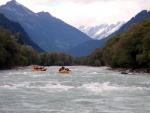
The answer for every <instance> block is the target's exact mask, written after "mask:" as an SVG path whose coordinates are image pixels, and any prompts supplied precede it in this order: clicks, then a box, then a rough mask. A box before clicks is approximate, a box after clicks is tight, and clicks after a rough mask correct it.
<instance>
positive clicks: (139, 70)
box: [108, 67, 150, 73]
mask: <svg viewBox="0 0 150 113" xmlns="http://www.w3.org/2000/svg"><path fill="white" fill-rule="evenodd" d="M108 69H109V70H117V71H120V72H126V73H133V72H134V73H150V68H135V69H133V68H111V67H110V68H108Z"/></svg>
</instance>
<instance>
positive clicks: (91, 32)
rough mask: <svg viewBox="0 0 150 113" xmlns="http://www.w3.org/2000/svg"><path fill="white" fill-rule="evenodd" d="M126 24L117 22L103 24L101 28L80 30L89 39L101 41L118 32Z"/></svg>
mask: <svg viewBox="0 0 150 113" xmlns="http://www.w3.org/2000/svg"><path fill="white" fill-rule="evenodd" d="M124 24H125V22H124V21H121V22H117V23H116V24H111V25H108V24H101V25H99V26H80V27H79V28H78V29H79V30H80V31H82V32H83V33H85V34H87V35H88V36H89V37H91V38H93V39H96V40H100V39H102V38H105V37H107V36H109V35H110V34H112V33H114V32H115V31H117V30H118V29H119V28H120V27H121V26H122V25H124Z"/></svg>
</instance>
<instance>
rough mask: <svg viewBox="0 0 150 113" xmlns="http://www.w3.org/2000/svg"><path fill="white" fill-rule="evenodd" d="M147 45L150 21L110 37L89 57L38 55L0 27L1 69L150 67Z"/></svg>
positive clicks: (149, 51) (149, 47)
mask: <svg viewBox="0 0 150 113" xmlns="http://www.w3.org/2000/svg"><path fill="white" fill-rule="evenodd" d="M18 42H21V43H18ZM149 44H150V19H146V20H143V21H141V22H140V23H139V24H134V25H132V26H131V27H130V28H129V29H128V30H127V31H125V32H124V33H122V34H119V35H117V36H115V37H112V38H110V39H109V40H108V41H107V43H106V45H105V47H104V48H102V49H100V48H96V49H95V50H94V51H93V52H92V53H91V54H90V55H89V56H83V57H73V56H71V55H69V54H66V53H60V52H43V53H38V52H37V51H35V50H34V49H33V48H32V47H31V46H27V45H24V44H22V41H21V38H20V35H19V34H13V33H11V32H10V31H8V30H5V29H4V28H2V27H0V69H7V68H13V67H16V66H28V65H42V66H53V65H58V66H65V65H68V66H69V65H87V66H105V65H106V66H110V67H113V68H150V46H149Z"/></svg>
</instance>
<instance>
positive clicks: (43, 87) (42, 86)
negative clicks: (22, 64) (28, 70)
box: [0, 82, 74, 90]
mask: <svg viewBox="0 0 150 113" xmlns="http://www.w3.org/2000/svg"><path fill="white" fill-rule="evenodd" d="M0 88H5V89H11V90H16V89H19V88H29V89H33V88H35V89H41V90H47V89H59V90H69V89H71V88H74V87H72V86H67V85H62V84H60V83H53V82H22V83H17V84H14V83H13V84H12V83H9V84H5V85H2V86H0Z"/></svg>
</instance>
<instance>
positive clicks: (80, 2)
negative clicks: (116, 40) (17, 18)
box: [0, 0, 150, 27]
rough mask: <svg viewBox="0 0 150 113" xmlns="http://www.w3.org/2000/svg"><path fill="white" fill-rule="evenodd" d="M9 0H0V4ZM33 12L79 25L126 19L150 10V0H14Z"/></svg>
mask: <svg viewBox="0 0 150 113" xmlns="http://www.w3.org/2000/svg"><path fill="white" fill-rule="evenodd" d="M7 1H10V0H0V5H2V4H5V3H6V2H7ZM16 1H17V2H18V3H20V4H22V5H24V6H25V7H27V8H29V9H30V10H32V11H34V12H40V11H45V12H49V13H50V14H51V15H52V16H54V17H56V18H59V19H61V20H63V21H64V22H66V23H68V24H70V25H72V26H74V27H79V26H81V25H86V26H92V25H100V24H103V23H108V24H112V23H116V22H118V21H128V20H129V19H130V18H132V17H133V16H135V15H136V14H137V13H139V12H140V11H142V10H150V0H16Z"/></svg>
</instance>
